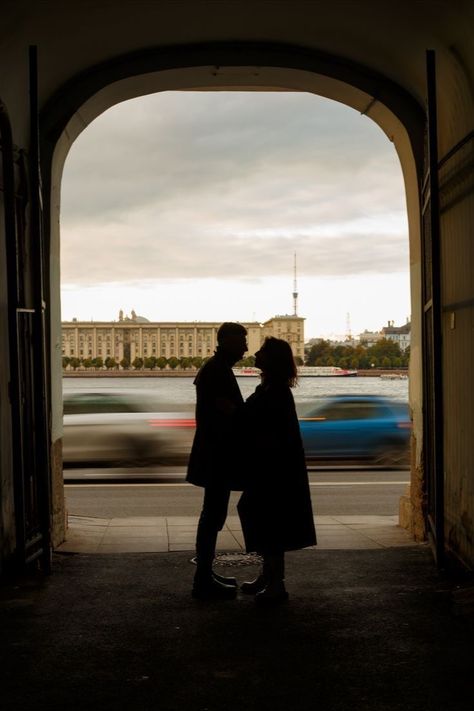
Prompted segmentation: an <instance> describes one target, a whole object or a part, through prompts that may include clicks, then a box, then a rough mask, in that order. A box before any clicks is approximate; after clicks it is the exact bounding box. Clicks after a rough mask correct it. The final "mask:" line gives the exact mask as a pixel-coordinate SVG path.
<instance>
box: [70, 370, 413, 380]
mask: <svg viewBox="0 0 474 711" xmlns="http://www.w3.org/2000/svg"><path fill="white" fill-rule="evenodd" d="M196 372H197V370H191V369H189V368H188V369H186V370H182V369H180V370H178V369H175V370H168V369H166V370H94V369H93V368H88V369H87V370H85V369H84V370H66V371H63V377H64V378H192V377H193V376H194V375H195V374H196ZM407 374H408V373H407V371H406V370H403V369H390V368H386V369H385V368H370V369H367V370H358V371H357V376H349V377H362V378H379V377H380V376H381V375H386V376H392V377H405V376H407ZM246 377H249V376H246ZM302 377H304V378H314V377H316V378H320V377H324V376H318V375H316V376H311V375H304V376H302ZM337 377H338V378H340V377H346V376H337Z"/></svg>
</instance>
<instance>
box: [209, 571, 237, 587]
mask: <svg viewBox="0 0 474 711" xmlns="http://www.w3.org/2000/svg"><path fill="white" fill-rule="evenodd" d="M212 577H213V578H214V580H217V582H218V583H222V584H223V585H230V586H231V587H233V588H236V587H237V579H236V578H227V577H226V576H225V575H219V574H218V573H215V572H214V571H212Z"/></svg>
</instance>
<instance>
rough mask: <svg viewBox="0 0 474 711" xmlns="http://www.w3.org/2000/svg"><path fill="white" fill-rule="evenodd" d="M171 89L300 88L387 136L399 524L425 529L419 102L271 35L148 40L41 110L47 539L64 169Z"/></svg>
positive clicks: (58, 473)
mask: <svg viewBox="0 0 474 711" xmlns="http://www.w3.org/2000/svg"><path fill="white" fill-rule="evenodd" d="M169 90H174V91H176V90H183V91H185V90H206V91H219V90H221V91H222V90H226V91H229V90H246V91H269V90H272V91H273V90H283V91H285V90H286V91H304V92H308V93H313V94H317V95H319V96H322V97H325V98H329V99H333V100H335V101H339V102H341V103H344V104H346V105H347V106H350V107H352V108H353V109H355V110H357V111H359V112H360V113H362V114H365V115H367V116H368V117H369V118H371V119H372V120H373V121H374V122H375V123H376V124H377V125H378V126H379V127H380V128H381V129H382V130H383V131H384V133H385V134H386V135H387V136H388V138H389V139H390V140H391V141H392V142H393V144H394V147H395V149H396V151H397V154H398V157H399V159H400V164H401V167H402V173H403V177H404V182H405V193H406V202H407V214H408V225H409V242H410V286H411V295H412V296H411V298H412V347H411V363H410V405H411V410H412V414H413V442H412V472H411V482H412V486H411V495H410V496H409V497H407V498H406V500H405V502H404V511H405V516H404V518H405V521H404V523H405V525H407V526H409V527H410V528H411V530H412V532H413V533H414V534H415V536H416V537H419V538H421V537H423V535H424V523H423V512H422V487H423V470H422V464H421V462H422V432H423V430H422V379H421V372H422V352H421V351H422V349H421V328H422V326H421V237H420V211H419V203H420V201H419V184H420V176H421V170H422V160H423V131H424V112H423V110H422V108H421V107H420V106H419V104H418V103H417V102H416V101H415V100H414V99H413V98H412V97H411V96H410V95H409V94H408V93H407V92H406V91H405V90H403V89H402V88H401V87H399V86H398V85H397V84H395V83H394V82H393V81H391V80H389V79H387V78H386V77H383V76H382V75H380V74H377V73H376V72H374V71H373V70H371V69H368V68H366V67H363V66H360V65H357V64H356V63H353V62H350V61H348V60H344V59H341V58H339V57H334V56H331V55H328V54H325V53H321V52H314V51H313V52H312V51H309V50H302V49H300V48H295V47H289V46H276V45H266V44H261V45H255V44H232V43H230V44H227V43H224V44H221V43H219V44H212V45H196V46H183V47H172V48H161V49H159V50H148V51H145V52H139V53H135V54H131V55H127V56H124V57H119V58H117V59H115V60H112V61H110V62H106V63H104V64H101V65H98V66H96V67H92V68H91V69H89V70H88V71H87V72H85V73H82V74H80V75H78V76H77V77H75V78H74V79H72V80H71V81H69V82H68V83H67V84H66V85H65V86H63V87H62V88H61V89H60V90H59V91H58V92H57V93H56V94H55V95H54V96H53V97H52V98H51V100H50V101H49V102H48V103H47V105H46V106H45V107H44V109H43V111H42V114H41V142H42V162H43V181H44V196H45V205H46V206H48V205H49V210H48V209H47V210H46V213H45V221H46V245H47V252H48V256H49V262H48V264H47V265H46V274H47V280H48V283H49V292H50V301H51V308H50V314H51V321H50V333H51V342H50V353H51V387H52V433H51V439H52V445H53V452H52V462H53V487H52V489H53V496H54V497H55V501H54V506H53V541H54V542H55V543H56V544H57V543H59V542H60V541H61V539H62V536H63V532H64V529H63V522H64V503H63V501H62V499H61V493H60V492H61V491H62V466H61V464H62V462H61V437H62V401H61V386H60V377H58V376H59V374H60V373H61V347H60V343H61V317H60V276H59V245H60V234H59V213H60V193H61V177H62V170H63V166H64V162H65V160H66V157H67V154H68V151H69V149H70V147H71V145H72V143H73V142H74V140H75V139H76V138H77V137H78V135H79V134H80V133H81V132H82V131H83V130H84V129H85V128H86V127H87V126H88V125H89V124H90V123H91V122H92V121H93V120H94V119H95V118H96V117H97V116H99V115H100V114H101V113H103V112H104V111H106V110H107V109H108V108H110V107H112V106H113V105H114V104H117V103H119V102H121V101H125V100H127V99H131V98H135V97H137V96H142V95H145V94H150V93H157V92H161V91H169Z"/></svg>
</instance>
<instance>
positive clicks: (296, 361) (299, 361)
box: [251, 356, 304, 365]
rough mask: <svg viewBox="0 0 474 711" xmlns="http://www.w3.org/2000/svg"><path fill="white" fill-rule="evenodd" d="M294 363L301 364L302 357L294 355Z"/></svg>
mask: <svg viewBox="0 0 474 711" xmlns="http://www.w3.org/2000/svg"><path fill="white" fill-rule="evenodd" d="M251 357H252V356H251ZM295 363H296V365H303V363H304V361H303V358H302V357H301V356H295Z"/></svg>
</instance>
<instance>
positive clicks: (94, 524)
mask: <svg viewBox="0 0 474 711" xmlns="http://www.w3.org/2000/svg"><path fill="white" fill-rule="evenodd" d="M197 522H198V517H196V516H166V517H164V516H162V517H141V518H110V519H107V518H91V517H86V516H69V528H68V532H67V540H66V542H65V543H63V544H62V545H61V546H59V548H58V552H59V553H99V554H101V553H167V552H175V551H192V550H193V549H194V541H195V538H196V526H197ZM315 523H316V530H317V536H318V546H317V549H318V550H338V549H339V550H341V549H345V550H363V549H377V548H392V547H400V546H411V545H413V540H412V538H411V537H410V536H409V534H408V533H407V532H406V531H405V530H404V529H402V528H400V526H398V516H318V517H316V518H315ZM243 547H244V543H243V536H242V531H241V528H240V523H239V518H238V516H229V517H228V518H227V522H226V526H225V528H224V530H223V531H222V532H221V533H220V535H219V539H218V550H227V551H242V550H243Z"/></svg>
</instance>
